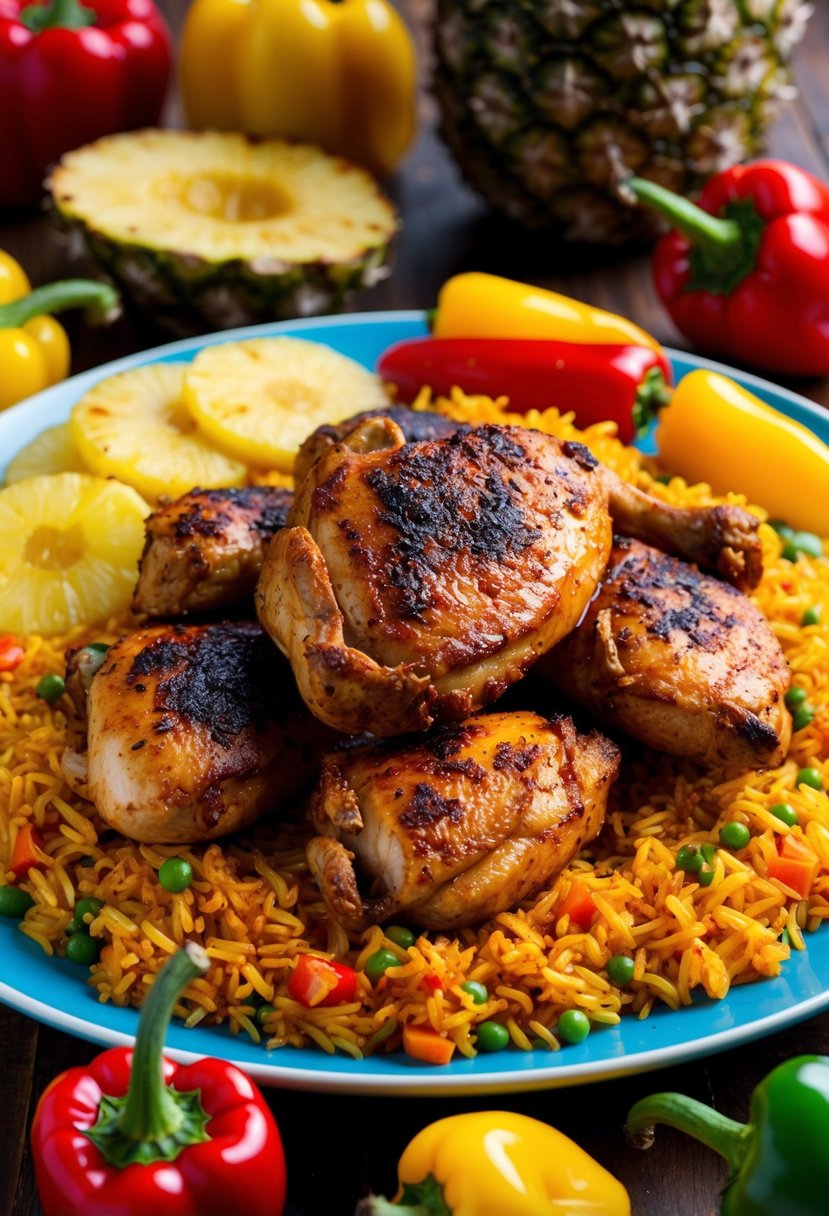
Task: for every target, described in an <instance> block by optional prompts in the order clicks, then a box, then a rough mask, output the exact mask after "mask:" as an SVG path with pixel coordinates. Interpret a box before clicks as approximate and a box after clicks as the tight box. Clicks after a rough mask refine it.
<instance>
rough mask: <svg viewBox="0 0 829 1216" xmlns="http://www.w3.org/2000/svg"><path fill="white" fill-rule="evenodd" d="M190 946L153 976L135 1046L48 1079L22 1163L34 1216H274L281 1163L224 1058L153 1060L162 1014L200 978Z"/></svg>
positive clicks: (281, 1190)
mask: <svg viewBox="0 0 829 1216" xmlns="http://www.w3.org/2000/svg"><path fill="white" fill-rule="evenodd" d="M208 965H209V964H208V959H207V955H206V954H205V952H204V950H202V948H201V947H200V946H197V945H196V944H195V943H193V942H188V944H187V945H186V946H185V947H184V948H183V949H182V950H180V951H178V953H176V954H174V955H173V956H172V958H171V959H170V960H169V962H168V963H167V964H166V965H165V967H164V968H163V969H162V971H161V972H160V973H159V975H158V977H157V979H156V981H155V983H154V984H153V986H152V988H151V989H150V993H149V996H148V997H147V999H146V1001H145V1004H144V1007H143V1009H142V1011H141V1019H140V1022H139V1028H138V1036H137V1038H136V1041H135V1047H134V1048H132V1049H130V1048H125V1047H115V1048H112V1050H110V1051H105V1052H104V1053H103V1054H102V1055H100V1056H98V1057H97V1058H96V1059H95V1060H93V1061H92V1063H91V1064H90V1065H89V1066H88V1067H86V1068H70V1069H69V1070H68V1072H65V1073H62V1074H61V1075H60V1076H59V1077H56V1078H55V1080H54V1081H52V1083H51V1085H50V1086H49V1087H48V1088H47V1089H46V1090H45V1092H44V1093H43V1095H42V1097H41V1099H40V1101H39V1102H38V1105H37V1109H36V1111H35V1117H34V1122H33V1124H32V1153H33V1157H34V1164H35V1176H36V1180H37V1186H38V1191H39V1193H40V1201H41V1203H42V1205H43V1211H44V1214H45V1216H94V1214H95V1213H98V1212H100V1213H104V1212H105V1213H106V1216H194V1214H195V1213H198V1216H228V1213H230V1212H244V1213H245V1216H279V1214H280V1213H281V1212H282V1209H283V1205H284V1202H285V1156H284V1152H283V1148H282V1141H281V1138H280V1135H279V1131H278V1129H277V1126H276V1123H275V1121H274V1118H273V1115H272V1114H271V1112H270V1110H269V1109H268V1107H267V1105H266V1103H265V1100H264V1098H263V1096H262V1094H261V1093H260V1091H259V1090H258V1089H257V1087H256V1086H255V1085H254V1083H253V1082H252V1081H251V1080H250V1078H249V1077H248V1076H246V1075H245V1073H243V1072H242V1071H241V1070H240V1069H238V1068H236V1067H235V1066H234V1065H232V1064H228V1063H226V1062H225V1061H223V1060H214V1059H208V1058H205V1059H201V1060H198V1061H196V1063H195V1064H186V1065H179V1064H175V1063H174V1062H173V1061H172V1060H168V1059H166V1058H163V1057H162V1054H161V1053H162V1050H163V1046H164V1036H165V1034H166V1031H167V1026H168V1025H169V1021H170V1016H171V1013H172V1009H173V1006H174V1004H175V1002H176V1001H177V1000H178V997H179V995H180V993H181V992H182V991H183V989H184V988H185V987H186V985H187V984H189V983H190V981H191V980H192V979H195V977H196V976H198V975H202V974H204V972H206V971H207V969H208Z"/></svg>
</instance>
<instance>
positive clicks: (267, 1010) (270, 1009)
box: [254, 1005, 276, 1026]
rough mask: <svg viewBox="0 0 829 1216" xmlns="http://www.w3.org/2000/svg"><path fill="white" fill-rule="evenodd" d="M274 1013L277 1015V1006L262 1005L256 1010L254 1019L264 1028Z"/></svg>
mask: <svg viewBox="0 0 829 1216" xmlns="http://www.w3.org/2000/svg"><path fill="white" fill-rule="evenodd" d="M272 1013H276V1006H275V1005H260V1006H259V1008H258V1009H257V1010H256V1013H255V1014H254V1017H255V1018H256V1020H257V1022H258V1023H259V1025H260V1026H264V1025H265V1021H266V1019H267V1018H269V1017H270V1016H271V1014H272Z"/></svg>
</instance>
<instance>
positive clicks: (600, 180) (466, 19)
mask: <svg viewBox="0 0 829 1216" xmlns="http://www.w3.org/2000/svg"><path fill="white" fill-rule="evenodd" d="M437 4H438V15H437V21H436V25H435V50H436V65H435V80H434V84H435V92H436V95H437V98H438V101H439V104H440V108H441V114H442V127H441V129H442V133H443V136H444V138H445V140H446V142H447V144H448V146H449V148H450V150H451V151H452V153H453V155H454V156H455V158H456V159H457V161H458V163H459V165H460V166H461V168H462V169H463V171H464V173H465V175H466V176H467V178H468V179H469V181H470V183H471V184H472V185H473V186H475V187H476V188H477V189H478V190H479V191H480V193H481V194H483V195H484V196H485V197H486V198H487V199H488V200H489V202H490V203H491V204H492V205H493V206H494V207H496V208H497V209H499V210H501V211H503V212H505V213H506V214H507V215H509V216H511V217H512V218H513V219H516V220H518V221H519V222H521V223H523V224H525V225H526V226H529V227H541V226H553V227H555V228H557V229H558V230H559V231H560V233H561V235H562V236H563V237H564V238H565V239H568V240H582V241H590V242H620V241H624V240H627V239H630V238H636V237H647V236H650V235H652V230H651V228H650V226H651V225H652V224H653V223H654V221H653V220H652V219H650V218H649V217H645V216H644V215H643V213H642V212H641V211H636V210H634V209H633V207H632V206H631V205H630V203H629V201H628V200H626V199H625V197H624V191H623V190H622V189H620V183H621V182H622V181H623V179H624V178H625V177H626V176H630V174H632V173H636V174H638V175H640V176H642V177H649V178H652V179H653V180H654V181H658V182H660V183H661V184H663V185H665V186H668V187H670V188H671V189H674V190H678V191H679V192H681V193H684V194H690V195H693V194H694V193H695V192H696V191H697V190H698V189H699V188H700V186H701V185H702V184H703V182H704V181H705V179H706V178H707V177H709V176H710V175H711V174H713V173H716V172H719V171H720V170H721V169H724V168H727V167H728V166H730V165H732V164H736V163H737V162H738V161H742V160H746V159H748V158H749V157H751V156H753V155H754V154H756V153H757V152H758V151H759V150H760V148H761V145H762V139H763V135H764V133H765V131H766V129H767V127H768V126H769V124H770V123H771V122H772V121H773V119H774V117H775V115H776V113H777V110H778V108H779V106H780V103H781V102H782V101H783V100H786V99H788V98H790V97H791V96H793V93H794V89H793V86H792V83H791V77H790V74H789V70H788V61H789V57H790V54H791V51H792V49H793V47H794V46H795V44H796V43H797V42H798V41H799V40H800V39H801V38H802V36H803V33H804V30H805V27H806V23H807V21H808V18H809V16H810V13H811V11H812V6H811V5H810V4H808V3H805V2H804V0H636V2H634V3H625V2H624V0H437Z"/></svg>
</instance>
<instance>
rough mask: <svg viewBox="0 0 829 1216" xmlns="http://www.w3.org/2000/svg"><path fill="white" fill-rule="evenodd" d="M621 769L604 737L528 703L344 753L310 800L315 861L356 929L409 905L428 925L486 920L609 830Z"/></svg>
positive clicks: (331, 762) (327, 766)
mask: <svg viewBox="0 0 829 1216" xmlns="http://www.w3.org/2000/svg"><path fill="white" fill-rule="evenodd" d="M618 767H619V752H618V750H617V748H616V747H615V745H614V744H613V743H611V742H610V741H609V740H608V739H606V738H604V736H602V735H600V734H598V733H597V732H595V731H594V732H592V733H591V734H589V735H579V734H577V733H576V730H575V728H574V726H573V722H572V720H571V719H570V718H567V717H556V718H553V719H545V718H542V717H541V716H540V715H538V714H535V713H528V712H523V711H522V712H519V713H493V714H479V715H477V716H476V717H473V718H469V719H467V720H466V721H465V722H462V723H458V724H454V725H449V726H443V727H438V728H437V729H436V730H434V731H433V732H431V733H430V734H427V735H424V736H420V737H418V738H412V739H404V740H394V741H389V742H379V743H374V744H371V745H369V746H366V747H361V748H353V749H349V750H343V751H340V752H335V753H333V754H331V755H329V756H328V757H326V760H325V762H324V764H323V768H322V774H321V777H320V780H319V783H318V785H317V787H316V789H315V791H314V794H313V795H312V798H311V807H310V818H311V822H312V824H313V826H314V828H315V829H316V830H317V832H319V835H317V836H314V837H313V838H312V839H311V840H310V841H309V843H308V846H307V858H308V864H309V867H310V869H311V872H312V874H313V876H314V878H315V880H316V882H317V883H318V884H319V887H320V890H321V891H322V894H323V897H324V899H325V902H326V904H327V906H328V908H329V911H330V912H331V914H332V915H333V916H334V917H335V919H336V920H338V921H339V922H340V923H341V924H342V925H343V926H344V927H345V928H346V929H348V930H350V931H353V932H359V931H360V930H362V929H364V928H365V927H366V926H367V925H370V924H378V923H382V922H383V921H386V920H388V919H389V918H390V917H393V916H396V915H398V914H399V913H404V914H405V916H406V918H407V919H409V920H412V921H414V922H415V923H416V924H418V925H423V926H425V927H426V928H429V929H445V930H451V929H457V928H458V927H460V926H461V925H469V924H475V923H477V922H480V921H483V920H487V919H489V918H490V917H492V916H496V915H497V914H498V913H499V912H503V911H504V910H506V909H507V908H514V907H515V906H516V905H517V904H518V903H520V902H521V900H523V899H526V898H528V897H529V896H531V895H533V894H535V893H536V892H537V891H539V890H541V889H542V888H543V887H545V886H546V885H547V884H548V883H549V882H550V880H551V879H552V878H553V877H554V876H555V875H556V874H557V873H558V871H559V870H561V869H562V868H563V867H564V866H565V865H567V863H568V862H569V861H570V860H571V858H572V857H573V856H574V855H575V854H576V853H577V852H578V851H579V849H580V848H582V846H583V845H585V844H587V843H588V841H590V840H592V839H593V838H594V837H595V836H596V835H597V833H598V832H599V830H600V829H601V826H602V823H603V822H604V815H605V808H606V805H607V795H608V790H609V788H610V785H611V783H612V781H613V779H614V778H615V776H616V773H617V771H618ZM355 859H356V864H357V866H358V867H359V869H360V871H361V873H362V874H363V875H364V876H365V878H366V880H367V882H368V884H370V886H371V890H370V892H369V894H368V896H367V897H363V895H362V894H361V893H360V890H359V888H358V880H357V875H356V873H355V868H354V863H355Z"/></svg>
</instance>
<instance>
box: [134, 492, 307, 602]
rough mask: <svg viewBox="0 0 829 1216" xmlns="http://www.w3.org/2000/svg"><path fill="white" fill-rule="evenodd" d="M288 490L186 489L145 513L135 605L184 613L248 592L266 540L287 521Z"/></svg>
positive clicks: (232, 600) (243, 597)
mask: <svg viewBox="0 0 829 1216" xmlns="http://www.w3.org/2000/svg"><path fill="white" fill-rule="evenodd" d="M293 497H294V496H293V493H292V492H291V491H290V490H285V489H282V488H281V487H278V486H247V487H244V488H243V489H228V490H198V489H196V490H191V491H190V493H189V494H185V495H183V497H181V498H178V499H176V501H175V502H170V503H167V504H165V505H164V506H162V507H159V508H158V510H157V511H154V512H153V514H152V515H150V516H149V517H148V518H147V520H146V524H145V527H146V533H147V537H146V541H145V544H144V552H143V554H142V555H141V561H140V563H139V567H138V582H137V583H136V586H135V592H134V595H133V608H134V609H135V611H136V612H139V613H144V614H146V615H147V616H156V617H157V616H181V615H184V614H185V613H188V612H205V611H208V610H211V609H215V608H222V607H225V606H226V605H227V604H233V603H237V602H238V601H239V600H243V599H245V597H249V596H251V595H252V594H253V589H254V587H255V586H256V579H257V578H258V575H259V569H260V567H261V565H262V561H263V558H264V556H265V548H266V546H267V544H268V541H269V540H270V538H271V537H272V536H273V534H274V532H276V531H277V530H278V529H279V528H283V527H284V526H285V521H286V520H287V518H288V511H289V510H290V507H291V503H292V502H293Z"/></svg>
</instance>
